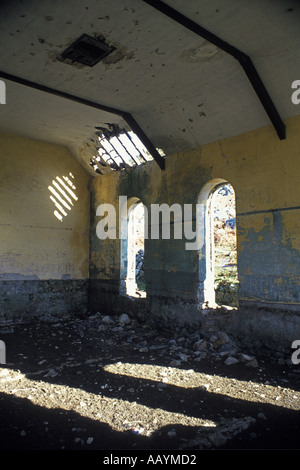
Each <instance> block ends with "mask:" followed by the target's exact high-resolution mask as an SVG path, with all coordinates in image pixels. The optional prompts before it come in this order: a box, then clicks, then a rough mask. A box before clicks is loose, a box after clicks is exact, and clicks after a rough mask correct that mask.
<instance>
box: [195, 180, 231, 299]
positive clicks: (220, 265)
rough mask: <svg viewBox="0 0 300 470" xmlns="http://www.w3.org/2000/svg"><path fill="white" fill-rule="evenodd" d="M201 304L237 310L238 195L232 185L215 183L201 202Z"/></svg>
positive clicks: (206, 188)
mask: <svg viewBox="0 0 300 470" xmlns="http://www.w3.org/2000/svg"><path fill="white" fill-rule="evenodd" d="M197 217H198V222H199V224H198V226H199V227H200V231H201V233H200V234H199V235H200V236H199V239H200V248H199V285H198V301H199V302H200V303H202V304H203V305H204V306H205V307H206V306H208V307H211V308H215V307H217V306H218V305H228V306H232V307H237V306H238V271H237V238H236V212H235V193H234V189H233V187H232V186H231V184H230V183H229V182H228V181H226V180H223V179H219V178H218V179H214V180H212V181H210V182H208V183H206V184H205V185H204V187H203V188H202V190H201V192H200V195H199V200H198V214H197Z"/></svg>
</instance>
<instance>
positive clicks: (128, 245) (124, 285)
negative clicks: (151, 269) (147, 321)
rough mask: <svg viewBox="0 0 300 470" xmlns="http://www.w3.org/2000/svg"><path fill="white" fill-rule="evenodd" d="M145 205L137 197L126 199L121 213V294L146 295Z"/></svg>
mask: <svg viewBox="0 0 300 470" xmlns="http://www.w3.org/2000/svg"><path fill="white" fill-rule="evenodd" d="M144 230H145V207H144V205H143V203H142V202H141V201H140V200H139V199H138V198H131V199H129V200H128V201H127V207H126V210H125V208H123V214H122V215H121V234H122V235H121V263H120V264H121V270H120V271H121V272H120V278H121V294H123V295H129V296H131V297H146V284H145V277H144V249H145V248H144V247H145V243H144V240H145V232H144Z"/></svg>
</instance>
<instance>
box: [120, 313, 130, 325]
mask: <svg viewBox="0 0 300 470" xmlns="http://www.w3.org/2000/svg"><path fill="white" fill-rule="evenodd" d="M129 323H130V318H129V316H128V315H127V313H122V315H120V317H119V325H121V326H125V325H128V324H129Z"/></svg>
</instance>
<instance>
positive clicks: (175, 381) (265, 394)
mask: <svg viewBox="0 0 300 470" xmlns="http://www.w3.org/2000/svg"><path fill="white" fill-rule="evenodd" d="M104 370H105V371H106V372H110V373H112V374H117V375H125V376H128V377H135V378H140V379H145V380H152V381H156V382H163V383H165V384H168V385H175V386H177V387H182V388H196V389H197V388H199V389H200V390H205V391H206V392H208V393H211V394H220V395H225V396H228V397H231V398H237V399H240V400H248V401H251V402H257V403H267V404H272V405H276V406H282V407H285V408H289V409H294V410H299V409H300V392H298V391H295V390H292V389H289V388H285V387H281V386H276V387H275V386H273V385H270V384H268V383H257V382H252V381H244V380H238V379H235V378H228V377H221V376H218V375H210V374H204V373H200V372H195V371H194V370H193V369H190V370H185V369H177V368H175V367H162V366H157V365H151V364H132V363H122V362H118V363H115V364H109V365H107V366H105V367H104ZM246 397H247V398H246Z"/></svg>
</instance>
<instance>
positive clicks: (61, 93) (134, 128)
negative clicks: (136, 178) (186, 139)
mask: <svg viewBox="0 0 300 470" xmlns="http://www.w3.org/2000/svg"><path fill="white" fill-rule="evenodd" d="M0 77H1V78H3V79H4V80H9V81H12V82H15V83H18V84H20V85H23V86H27V87H29V88H34V89H36V90H39V91H41V92H44V93H49V94H51V95H55V96H58V97H60V98H64V99H67V100H70V101H74V102H76V103H80V104H82V105H85V106H89V107H91V108H96V109H99V110H101V111H105V112H107V113H110V114H114V115H116V116H120V117H122V118H123V119H124V121H125V122H126V123H127V124H128V126H129V127H130V128H131V129H132V131H133V132H134V133H135V134H136V135H137V136H138V138H139V139H140V141H141V142H142V143H143V145H144V146H145V147H146V149H147V150H148V152H149V153H150V155H151V156H152V157H153V159H154V160H155V161H156V163H157V164H158V166H159V167H160V169H161V170H164V169H165V159H164V158H163V157H162V156H161V155H160V154H159V152H158V151H157V149H156V147H155V146H154V145H153V143H152V142H151V140H150V139H149V137H148V136H147V135H146V134H145V132H144V131H143V130H142V128H141V127H140V125H139V124H138V122H137V121H136V120H135V119H134V117H133V116H132V115H131V114H130V113H128V112H127V111H122V110H120V109H117V108H113V107H110V106H105V105H102V104H100V103H96V102H95V101H90V100H87V99H85V98H81V97H79V96H76V95H72V94H70V93H67V92H65V91H60V90H56V89H54V88H50V87H48V86H45V85H41V84H39V83H36V82H32V81H30V80H26V79H24V78H21V77H17V76H15V75H12V74H9V73H7V72H3V71H0Z"/></svg>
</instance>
